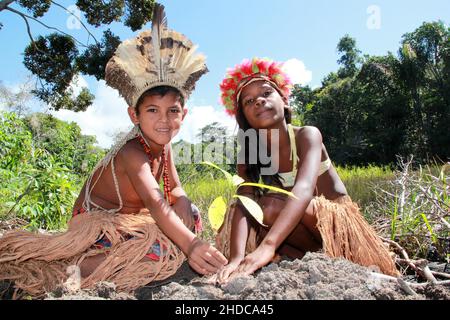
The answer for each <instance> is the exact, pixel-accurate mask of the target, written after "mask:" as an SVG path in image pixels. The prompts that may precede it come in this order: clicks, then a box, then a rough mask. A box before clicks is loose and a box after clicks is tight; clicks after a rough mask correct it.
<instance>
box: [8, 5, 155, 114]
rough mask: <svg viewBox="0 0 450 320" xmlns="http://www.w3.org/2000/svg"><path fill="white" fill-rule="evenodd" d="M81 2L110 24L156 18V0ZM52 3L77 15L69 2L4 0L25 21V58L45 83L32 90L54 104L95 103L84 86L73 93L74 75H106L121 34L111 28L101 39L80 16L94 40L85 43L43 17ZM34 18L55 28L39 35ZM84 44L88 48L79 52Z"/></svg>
mask: <svg viewBox="0 0 450 320" xmlns="http://www.w3.org/2000/svg"><path fill="white" fill-rule="evenodd" d="M13 4H16V5H18V6H20V7H21V8H23V9H26V10H27V11H28V12H29V13H31V14H32V15H29V14H26V13H24V12H23V11H20V9H16V8H13V7H12V5H13ZM76 5H77V7H78V8H79V9H80V10H81V11H82V12H83V13H84V14H85V17H86V20H87V22H88V24H89V25H91V26H95V27H98V26H100V25H109V24H110V23H112V22H117V21H121V20H122V22H123V23H124V25H125V26H127V27H129V28H131V30H133V31H136V30H138V29H140V28H142V26H143V25H144V24H145V23H147V22H149V21H151V19H152V13H153V8H154V6H155V0H111V1H108V2H106V1H103V0H90V1H87V0H77V2H76ZM52 6H54V7H58V8H59V9H62V10H65V11H66V12H69V13H70V14H72V15H73V16H74V17H75V18H76V19H78V18H77V17H76V16H75V15H74V14H73V13H71V12H70V11H69V10H68V9H67V8H65V7H64V6H62V5H60V4H59V3H57V2H55V1H53V0H0V12H1V11H3V10H7V11H10V12H13V13H15V14H17V15H18V16H19V17H21V18H22V19H23V20H24V22H25V24H26V28H27V33H28V36H29V38H30V44H29V45H28V46H27V47H26V48H25V57H24V64H25V67H26V68H27V69H29V70H30V71H31V73H32V74H34V75H36V76H37V77H38V79H39V81H40V82H39V84H40V87H39V88H37V89H35V90H33V93H34V94H35V95H36V96H37V97H39V98H40V99H41V100H43V101H44V102H46V103H48V104H49V105H50V106H51V108H53V109H55V110H59V109H69V110H74V111H83V110H86V108H88V107H89V106H90V105H91V104H92V101H93V99H94V96H93V95H92V94H91V93H90V92H89V90H88V89H86V88H84V89H83V90H82V91H81V92H80V94H79V95H78V96H77V97H75V98H73V97H72V96H73V91H72V90H71V88H70V84H71V82H72V80H73V79H74V77H75V76H76V75H77V74H79V73H82V74H85V75H89V76H94V77H95V78H96V79H97V80H99V79H103V78H104V70H105V66H106V63H107V62H108V60H109V59H110V58H111V57H112V55H113V53H114V51H115V49H116V48H117V46H118V45H119V44H120V39H119V38H118V37H117V36H115V35H114V34H113V33H112V32H111V31H110V30H106V31H105V32H104V33H103V38H102V39H101V41H97V39H96V38H95V37H94V36H93V35H92V33H91V32H90V31H89V29H88V28H87V26H86V25H85V24H84V23H83V22H81V21H79V22H80V24H81V25H82V26H83V27H84V29H85V30H86V32H88V34H89V37H90V38H91V37H92V38H93V40H94V41H95V43H94V44H90V45H89V44H84V43H81V42H80V41H78V40H77V39H75V38H74V37H73V36H71V35H70V34H67V33H66V32H64V31H62V30H59V29H57V28H55V27H52V26H48V25H47V24H45V23H44V22H43V21H42V19H41V18H42V17H43V16H44V15H45V14H46V13H47V12H48V11H49V9H50V8H51V7H52ZM29 20H34V21H36V22H38V23H40V24H41V25H43V26H45V27H46V28H48V29H51V30H56V32H54V33H51V34H49V35H46V36H39V37H38V38H37V39H34V38H33V36H32V34H31V29H30V24H29ZM0 28H1V26H0ZM80 48H84V51H83V52H80Z"/></svg>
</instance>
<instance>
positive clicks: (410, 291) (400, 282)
mask: <svg viewBox="0 0 450 320" xmlns="http://www.w3.org/2000/svg"><path fill="white" fill-rule="evenodd" d="M397 283H398V285H399V286H400V288H401V289H402V290H403V291H405V292H406V293H407V294H409V295H411V296H417V295H418V294H417V293H416V292H415V291H414V290H413V289H411V287H410V285H409V284H408V283H407V282H406V281H405V280H403V279H402V278H400V277H399V278H397Z"/></svg>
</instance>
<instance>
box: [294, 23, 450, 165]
mask: <svg viewBox="0 0 450 320" xmlns="http://www.w3.org/2000/svg"><path fill="white" fill-rule="evenodd" d="M337 49H338V51H339V53H340V55H341V57H340V58H339V60H338V63H339V64H340V69H339V70H338V72H337V73H335V72H331V73H330V74H329V75H327V76H326V77H325V78H324V79H323V81H322V86H321V87H319V88H316V89H314V90H313V89H311V88H310V87H309V86H305V87H302V86H296V87H295V88H294V90H293V96H292V104H293V106H294V108H295V110H296V111H297V112H298V113H299V114H300V115H301V117H300V118H301V119H302V121H303V123H304V124H310V125H315V126H317V127H318V128H319V129H320V130H321V131H322V134H323V139H324V143H325V145H326V146H327V149H328V151H329V153H330V155H331V157H332V159H333V161H335V162H337V163H339V164H355V165H365V164H369V163H377V164H389V163H395V162H396V156H397V155H401V156H405V157H406V156H408V155H410V154H413V155H415V158H416V159H418V160H422V161H424V162H426V161H430V160H432V159H433V158H434V159H436V158H438V159H440V160H443V161H447V160H448V159H449V157H450V131H449V130H448V123H450V72H449V70H450V28H448V27H446V25H445V24H444V23H443V22H442V21H438V22H429V23H423V24H422V26H420V27H419V28H417V29H416V30H414V31H413V32H410V33H406V34H405V35H403V37H402V40H401V45H400V48H399V50H398V52H397V54H393V53H390V52H389V53H388V54H386V55H384V56H369V55H365V56H361V52H360V51H359V50H358V49H357V46H356V41H355V40H354V39H352V38H351V37H350V36H348V35H346V36H344V37H343V38H342V39H341V40H340V41H339V44H338V46H337Z"/></svg>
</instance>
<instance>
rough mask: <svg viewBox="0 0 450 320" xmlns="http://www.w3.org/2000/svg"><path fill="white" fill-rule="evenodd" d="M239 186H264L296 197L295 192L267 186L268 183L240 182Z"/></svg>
mask: <svg viewBox="0 0 450 320" xmlns="http://www.w3.org/2000/svg"><path fill="white" fill-rule="evenodd" d="M240 186H241V187H243V186H250V187H258V188H265V189H269V190H272V191H276V192H280V193H284V194H286V195H288V196H290V197H292V198H294V199H298V197H297V196H296V195H295V194H293V193H292V192H290V191H286V190H284V189H281V188H277V187H273V186H269V185H266V184H262V183H253V182H245V183H241V184H240Z"/></svg>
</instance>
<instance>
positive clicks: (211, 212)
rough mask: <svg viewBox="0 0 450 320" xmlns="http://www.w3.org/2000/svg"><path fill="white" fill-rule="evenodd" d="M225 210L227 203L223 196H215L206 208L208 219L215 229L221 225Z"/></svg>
mask: <svg viewBox="0 0 450 320" xmlns="http://www.w3.org/2000/svg"><path fill="white" fill-rule="evenodd" d="M226 211H227V204H226V202H225V199H224V198H223V197H217V198H216V199H214V201H213V202H212V203H211V205H210V206H209V209H208V219H209V223H210V224H211V227H212V228H213V229H214V230H215V231H217V230H219V228H220V227H221V226H222V224H223V221H224V219H225V213H226Z"/></svg>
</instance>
